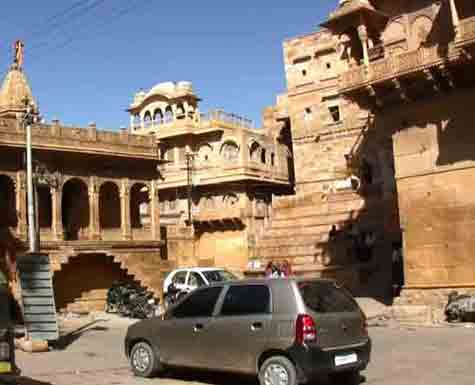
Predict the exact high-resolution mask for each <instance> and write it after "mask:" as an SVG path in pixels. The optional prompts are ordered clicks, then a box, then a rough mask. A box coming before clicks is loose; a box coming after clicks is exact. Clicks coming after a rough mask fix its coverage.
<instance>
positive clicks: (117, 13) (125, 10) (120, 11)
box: [35, 0, 152, 61]
mask: <svg viewBox="0 0 475 385" xmlns="http://www.w3.org/2000/svg"><path fill="white" fill-rule="evenodd" d="M150 1H152V0H135V1H132V4H131V3H130V0H127V3H129V5H128V6H125V7H121V8H116V9H115V10H113V13H112V15H111V16H110V17H109V18H108V19H107V21H106V22H104V20H101V21H99V22H97V23H94V24H93V25H92V26H91V25H88V26H87V32H88V33H85V34H83V35H78V34H77V32H78V30H75V31H74V33H73V34H72V35H69V36H66V40H64V41H62V42H61V43H59V44H50V43H48V44H47V45H46V46H50V47H51V48H50V49H49V50H48V55H49V54H50V53H51V52H55V51H58V50H60V49H64V48H66V47H68V46H70V45H71V44H73V43H74V42H76V41H78V40H81V39H82V40H84V39H87V38H88V37H90V36H91V35H92V34H93V33H94V34H97V32H98V31H100V30H103V29H104V28H105V27H107V26H109V25H111V24H113V23H115V22H116V21H117V20H119V19H121V18H123V17H125V16H127V15H129V14H131V13H133V12H134V11H136V10H139V11H140V10H143V8H139V7H138V5H139V3H141V2H150ZM85 27H86V26H84V28H85ZM96 27H100V28H98V29H97V28H96ZM84 28H83V30H84ZM102 36H104V35H102ZM45 56H46V54H43V55H40V56H37V57H35V59H36V60H37V61H38V60H41V59H43V58H44V57H45Z"/></svg>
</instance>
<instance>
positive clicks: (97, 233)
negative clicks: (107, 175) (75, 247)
mask: <svg viewBox="0 0 475 385" xmlns="http://www.w3.org/2000/svg"><path fill="white" fill-rule="evenodd" d="M98 190H99V187H98V185H97V180H96V178H95V177H91V178H90V181H89V239H90V240H98V239H101V229H100V222H99V191H98Z"/></svg>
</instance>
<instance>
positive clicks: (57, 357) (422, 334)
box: [0, 322, 475, 385]
mask: <svg viewBox="0 0 475 385" xmlns="http://www.w3.org/2000/svg"><path fill="white" fill-rule="evenodd" d="M124 333H125V328H124V324H122V325H117V324H109V323H108V322H99V323H96V324H94V325H91V326H90V327H88V328H86V329H85V330H83V331H82V333H80V334H77V335H75V336H74V338H71V340H70V341H68V345H67V346H64V350H59V351H52V352H49V353H42V354H36V355H29V354H26V353H19V354H18V362H19V365H20V367H21V368H22V370H23V374H24V375H25V376H26V378H24V379H23V380H22V381H20V384H22V385H158V384H160V385H195V384H196V385H198V384H205V385H256V384H257V382H256V381H255V379H253V378H242V377H238V376H235V375H222V374H203V373H193V372H181V373H174V374H173V375H172V376H173V377H172V376H168V377H167V378H162V379H155V380H144V379H138V378H134V377H132V376H131V374H130V372H129V370H128V367H127V362H126V361H125V359H124V357H123V353H122V350H123V349H122V341H123V335H124ZM370 334H371V336H372V338H373V343H374V350H373V358H372V362H371V364H370V366H369V368H368V370H367V371H365V372H364V373H363V374H364V376H365V382H364V383H365V384H367V385H406V384H411V385H474V384H475V361H474V357H475V328H424V329H407V328H399V327H375V328H371V329H370ZM0 383H1V382H0ZM327 384H328V382H327V380H324V379H323V380H322V381H320V383H319V384H318V385H327ZM335 385H338V384H335Z"/></svg>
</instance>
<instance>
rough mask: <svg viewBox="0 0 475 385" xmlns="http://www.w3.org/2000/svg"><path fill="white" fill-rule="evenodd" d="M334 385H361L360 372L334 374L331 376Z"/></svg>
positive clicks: (351, 371)
mask: <svg viewBox="0 0 475 385" xmlns="http://www.w3.org/2000/svg"><path fill="white" fill-rule="evenodd" d="M331 379H332V383H333V384H334V385H359V383H360V372H359V370H350V371H348V372H341V373H334V374H332V376H331Z"/></svg>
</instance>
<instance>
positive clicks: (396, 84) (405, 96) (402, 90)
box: [392, 79, 411, 102]
mask: <svg viewBox="0 0 475 385" xmlns="http://www.w3.org/2000/svg"><path fill="white" fill-rule="evenodd" d="M392 83H393V85H394V88H395V89H396V91H397V92H398V93H399V96H400V98H401V99H402V100H404V101H405V102H410V101H411V99H410V98H409V96H408V94H407V91H406V89H405V87H404V86H403V85H402V84H401V82H400V81H399V79H393V80H392Z"/></svg>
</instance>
